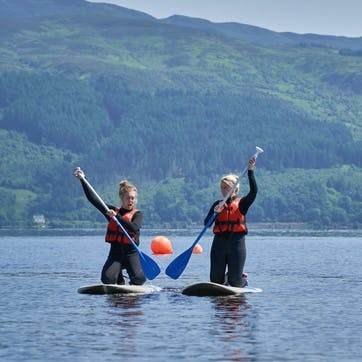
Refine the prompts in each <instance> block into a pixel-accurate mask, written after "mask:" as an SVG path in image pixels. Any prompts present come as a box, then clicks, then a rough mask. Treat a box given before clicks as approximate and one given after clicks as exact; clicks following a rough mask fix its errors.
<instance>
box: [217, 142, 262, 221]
mask: <svg viewBox="0 0 362 362" xmlns="http://www.w3.org/2000/svg"><path fill="white" fill-rule="evenodd" d="M255 148H256V152H255V153H254V154H253V155H252V156H251V157H250V159H252V158H255V159H257V158H258V156H259V154H260V153H263V152H264V150H263V149H262V148H261V147H258V146H256V147H255ZM248 167H249V165H246V166H245V168H244V170H243V172H242V173H241V175H240V178H241V177H243V176H244V175H245V174H246V172H247V171H248ZM238 183H239V182H238V181H237V182H235V183H234V185H233V186H232V188H231V189H230V190H229V192H228V193H227V194H226V196H225V197H224V198H223V199H222V200H221V201H220V203H219V206H223V205H224V204H225V202H226V201H227V200H228V198H229V197H230V196H231V195H232V193H233V192H234V190H235V189H236V187H237V186H238ZM215 214H216V215H217V214H218V213H215ZM215 214H214V218H215V217H216V215H215ZM214 218H212V219H214Z"/></svg>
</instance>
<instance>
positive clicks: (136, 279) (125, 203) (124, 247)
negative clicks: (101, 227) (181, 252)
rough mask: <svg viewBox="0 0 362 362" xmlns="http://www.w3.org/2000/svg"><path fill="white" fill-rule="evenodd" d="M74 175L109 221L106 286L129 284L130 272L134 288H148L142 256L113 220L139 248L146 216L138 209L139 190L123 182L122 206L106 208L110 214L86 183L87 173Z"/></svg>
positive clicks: (104, 272) (104, 276) (104, 270)
mask: <svg viewBox="0 0 362 362" xmlns="http://www.w3.org/2000/svg"><path fill="white" fill-rule="evenodd" d="M73 175H74V176H75V177H77V178H79V180H80V181H81V183H82V187H83V190H84V193H85V195H86V197H87V199H88V201H89V202H90V203H91V204H92V205H94V206H95V207H96V208H97V209H98V210H99V211H100V212H101V213H102V214H103V215H104V216H105V217H106V219H107V220H108V227H107V233H106V237H105V241H106V242H108V243H110V244H111V246H110V250H109V254H108V258H107V260H106V262H105V264H104V266H103V269H102V275H101V280H102V283H104V284H125V281H124V278H123V275H122V269H126V270H127V273H128V276H129V279H130V284H134V285H142V284H144V283H145V282H146V277H145V275H144V273H143V271H142V266H141V263H140V259H139V255H138V253H137V251H136V249H135V248H134V247H133V246H132V244H131V242H130V241H129V240H128V238H127V237H126V235H124V234H123V233H122V230H120V228H119V226H118V225H117V223H116V222H115V221H114V220H112V217H114V216H115V217H116V218H117V220H118V221H119V222H120V223H121V224H122V226H123V227H124V228H125V230H126V231H127V233H128V234H129V236H131V237H132V239H133V241H134V242H135V243H136V244H137V245H139V236H140V228H141V224H142V221H143V214H142V212H141V211H139V210H137V209H136V208H135V207H136V204H137V188H136V187H135V186H134V185H132V184H131V183H129V182H128V181H127V180H124V181H121V182H120V184H119V197H120V201H121V206H120V207H116V206H113V205H109V204H106V206H107V207H108V209H109V210H108V211H106V210H105V209H104V206H103V205H102V204H101V203H100V202H99V199H98V198H97V197H96V195H94V192H93V191H92V190H91V189H90V188H89V186H88V184H87V183H86V182H84V181H83V178H84V177H85V174H84V172H83V171H82V170H81V169H80V168H79V167H77V168H76V169H75V170H74V172H73Z"/></svg>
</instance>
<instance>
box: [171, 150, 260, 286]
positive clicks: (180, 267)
mask: <svg viewBox="0 0 362 362" xmlns="http://www.w3.org/2000/svg"><path fill="white" fill-rule="evenodd" d="M263 152H264V151H263V149H261V148H260V147H258V146H256V153H255V154H254V155H253V156H252V157H251V158H257V157H258V155H259V153H263ZM247 171H248V166H246V167H245V169H244V170H243V172H242V173H241V176H240V178H241V177H243V176H244V175H245V173H246V172H247ZM237 185H238V182H236V183H235V184H234V185H233V187H232V188H231V189H230V190H229V192H228V193H227V195H226V196H225V197H224V198H223V199H222V200H221V201H220V203H219V205H220V206H222V205H224V204H225V202H226V200H227V199H228V198H229V197H230V195H231V194H232V193H233V192H234V190H235V188H236V187H237ZM217 215H218V213H217V212H215V213H214V214H213V215H212V216H211V217H210V219H209V221H208V222H207V224H206V225H205V226H204V228H203V229H202V231H201V233H200V234H199V235H198V237H197V238H196V240H195V241H194V242H193V243H192V245H191V246H190V247H189V248H188V249H187V250H185V251H184V252H183V253H182V254H180V255H179V256H177V257H176V258H175V259H174V260H173V261H172V262H171V263H170V264H169V265H168V267H167V268H166V271H165V273H166V275H168V276H169V277H171V278H172V279H177V278H178V277H179V276H180V275H181V274H182V272H183V271H184V270H185V268H186V265H187V263H188V262H189V260H190V258H191V255H192V251H193V249H194V247H195V245H196V244H197V243H198V242H199V240H200V239H201V238H202V236H203V235H204V234H205V232H206V230H207V229H208V228H209V227H210V225H211V224H212V223H213V222H214V220H215V218H216V216H217Z"/></svg>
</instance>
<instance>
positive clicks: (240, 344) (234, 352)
mask: <svg viewBox="0 0 362 362" xmlns="http://www.w3.org/2000/svg"><path fill="white" fill-rule="evenodd" d="M212 306H213V308H214V311H215V314H214V317H215V320H214V322H215V323H216V325H218V326H219V328H218V331H217V334H218V339H219V340H220V343H221V344H224V343H225V345H226V346H228V348H226V349H225V350H224V355H223V360H225V361H238V362H243V361H246V360H250V357H251V356H256V355H257V351H256V345H257V343H256V337H255V334H256V332H255V330H256V318H255V314H254V311H253V308H252V306H251V305H250V304H249V303H248V302H247V299H246V297H245V296H243V295H241V296H235V297H220V298H213V299H212Z"/></svg>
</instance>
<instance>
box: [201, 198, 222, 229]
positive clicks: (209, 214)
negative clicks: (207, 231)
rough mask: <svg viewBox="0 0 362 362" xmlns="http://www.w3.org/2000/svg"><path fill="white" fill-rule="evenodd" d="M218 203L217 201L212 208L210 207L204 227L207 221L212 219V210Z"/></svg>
mask: <svg viewBox="0 0 362 362" xmlns="http://www.w3.org/2000/svg"><path fill="white" fill-rule="evenodd" d="M218 203H219V201H215V202H214V203H213V204H212V206H211V208H210V210H209V212H208V214H207V215H206V217H205V220H204V226H206V225H207V223H208V222H209V220H210V218H211V217H212V215H214V208H215V206H216V205H217V204H218ZM210 226H211V225H210Z"/></svg>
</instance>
